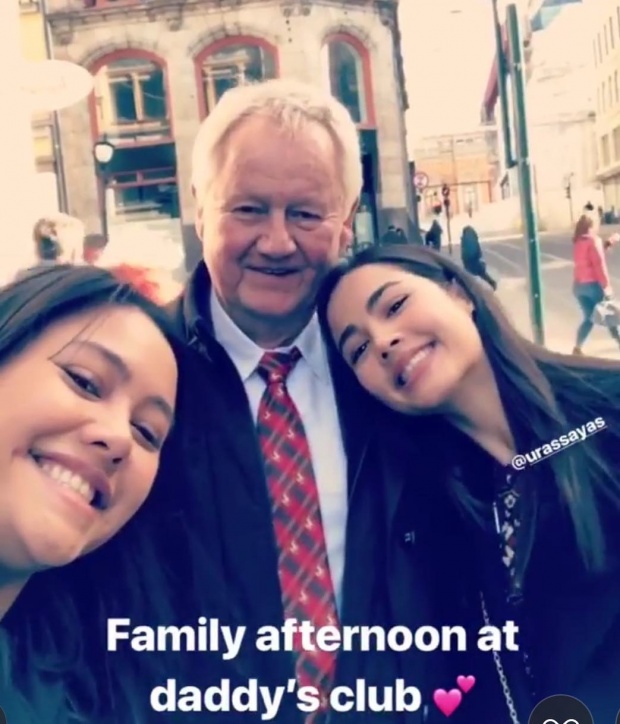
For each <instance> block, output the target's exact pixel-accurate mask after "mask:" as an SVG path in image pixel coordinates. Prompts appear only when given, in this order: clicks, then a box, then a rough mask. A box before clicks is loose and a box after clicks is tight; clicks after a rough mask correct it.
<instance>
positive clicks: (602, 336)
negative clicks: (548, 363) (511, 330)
mask: <svg viewBox="0 0 620 724" xmlns="http://www.w3.org/2000/svg"><path fill="white" fill-rule="evenodd" d="M497 297H498V298H499V300H500V302H501V303H502V306H503V307H504V310H505V311H506V313H507V314H508V316H509V317H510V319H511V321H512V322H513V324H514V325H515V327H516V328H517V329H518V331H519V332H520V333H521V334H522V335H523V336H524V337H527V339H530V340H533V332H532V323H531V320H530V310H529V302H528V296H527V284H526V281H525V279H507V280H505V281H501V280H500V283H499V286H498V288H497ZM579 322H580V315H579V310H578V308H577V305H576V304H574V305H573V306H570V302H569V301H568V300H567V303H566V305H565V306H563V307H562V308H560V309H558V308H554V307H553V306H552V305H551V304H545V308H544V310H543V324H544V332H545V347H547V348H548V349H550V350H552V351H554V352H560V353H564V354H570V353H571V351H572V349H573V347H574V345H575V332H576V330H577V326H578V325H579ZM584 351H585V352H586V354H588V355H591V356H593V357H605V358H607V359H617V360H620V350H619V349H618V346H617V345H616V343H615V342H614V341H613V339H611V337H610V336H609V335H608V334H607V332H606V330H604V329H603V328H601V327H595V328H594V329H593V330H592V334H591V335H590V337H589V338H588V340H587V342H586V344H585V345H584Z"/></svg>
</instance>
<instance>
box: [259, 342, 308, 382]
mask: <svg viewBox="0 0 620 724" xmlns="http://www.w3.org/2000/svg"><path fill="white" fill-rule="evenodd" d="M300 359H301V352H300V351H299V350H298V349H297V347H293V349H292V350H291V351H290V352H265V354H264V355H263V356H262V357H261V360H260V362H259V363H258V367H257V368H256V371H257V372H258V374H259V375H260V376H261V377H262V378H263V380H265V382H266V383H267V384H268V385H269V384H276V383H279V382H280V383H284V382H286V378H287V377H288V376H289V375H290V373H291V372H292V370H293V368H294V367H295V365H296V364H297V362H298V361H299V360H300Z"/></svg>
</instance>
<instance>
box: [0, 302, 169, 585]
mask: <svg viewBox="0 0 620 724" xmlns="http://www.w3.org/2000/svg"><path fill="white" fill-rule="evenodd" d="M176 385H177V365H176V360H175V357H174V354H173V352H172V350H171V348H170V346H169V345H168V343H167V341H166V339H165V337H164V336H163V335H162V333H161V332H160V331H159V329H158V328H157V326H156V325H155V324H154V323H153V322H152V321H151V320H150V319H149V318H148V317H147V316H146V315H145V314H144V313H143V312H141V311H140V310H139V309H137V308H132V307H120V306H109V307H104V308H99V309H97V310H94V311H89V312H86V313H82V314H79V315H75V316H73V317H68V318H66V319H64V320H62V321H60V322H57V323H56V324H54V325H52V326H50V327H49V328H47V329H46V330H45V331H44V332H43V333H42V334H41V336H40V337H38V338H37V339H36V340H35V341H34V342H32V343H31V344H30V345H29V346H28V347H27V348H26V349H25V350H24V351H23V352H21V353H20V354H19V355H18V356H16V357H15V358H13V359H11V360H10V361H9V362H8V363H7V364H5V365H4V366H2V367H0V567H2V568H4V569H5V570H10V571H13V572H15V573H18V574H19V575H22V574H23V575H24V576H27V575H28V574H30V573H32V572H34V571H36V570H39V569H43V568H47V567H54V566H62V565H64V564H66V563H69V562H71V561H73V560H75V559H76V558H78V557H79V556H81V555H83V554H84V553H87V552H88V551H91V550H93V549H95V548H97V547H98V546H100V545H101V544H102V543H104V542H105V541H107V540H108V539H109V538H111V537H112V536H113V535H115V534H116V533H117V532H118V530H119V529H120V528H121V527H122V526H123V525H124V524H125V523H126V522H127V521H128V520H129V519H130V518H131V517H132V516H133V515H134V513H135V512H136V511H137V510H138V508H139V507H140V506H141V505H142V503H143V502H144V500H145V498H146V497H147V495H148V494H149V491H150V490H151V487H152V485H153V480H154V478H155V473H156V471H157V467H158V463H159V456H160V451H161V447H162V444H163V442H164V440H165V438H166V436H167V434H168V432H169V430H170V427H171V422H172V415H173V405H174V402H175V396H176Z"/></svg>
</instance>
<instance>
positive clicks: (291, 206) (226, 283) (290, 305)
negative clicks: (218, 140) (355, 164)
mask: <svg viewBox="0 0 620 724" xmlns="http://www.w3.org/2000/svg"><path fill="white" fill-rule="evenodd" d="M341 168H342V166H341V164H340V158H339V151H338V148H337V146H336V145H335V143H334V141H333V139H332V137H331V136H330V134H329V133H328V132H327V130H325V129H324V128H322V127H321V126H319V125H309V126H307V127H306V128H303V129H301V130H299V131H298V132H296V133H295V134H294V135H293V134H291V133H286V132H284V131H283V130H282V129H280V128H279V127H278V125H277V124H276V123H275V122H274V121H273V120H271V119H269V118H264V117H258V116H255V117H253V118H250V119H248V120H246V121H243V122H242V123H241V124H240V125H239V126H238V127H237V128H236V129H235V130H234V131H232V133H231V134H230V137H229V138H228V139H227V141H226V142H225V146H224V148H223V149H222V150H221V153H220V157H219V163H218V169H217V172H216V174H215V176H214V180H213V182H212V183H211V185H210V187H209V188H208V189H195V193H196V201H197V206H198V211H197V219H196V229H197V231H198V235H199V236H200V238H201V239H202V244H203V253H204V260H205V263H206V265H207V268H208V270H209V273H210V275H211V280H212V283H213V288H214V290H215V292H216V294H217V295H218V298H219V299H220V301H221V302H222V304H223V306H224V308H225V309H226V310H227V312H228V313H229V315H230V316H231V317H232V319H233V320H234V321H235V322H236V323H237V324H238V326H239V327H240V328H241V329H243V330H244V331H245V332H246V334H248V335H249V336H250V337H252V338H254V339H256V337H257V336H258V335H260V333H259V332H258V330H260V329H264V328H265V326H267V327H269V326H270V325H273V326H274V327H277V328H280V329H284V328H286V329H287V330H288V331H289V332H290V333H292V334H297V333H298V332H299V331H301V329H302V328H303V326H304V325H305V324H306V322H307V320H308V318H309V317H310V315H311V313H312V310H313V308H314V300H315V296H316V292H317V288H318V286H319V284H320V282H321V279H322V277H323V275H324V274H325V272H326V270H327V269H328V268H329V266H330V265H331V264H333V263H334V262H335V261H336V260H337V259H338V257H339V255H340V254H341V252H342V251H343V250H344V249H345V248H346V246H347V245H348V244H349V243H350V241H351V238H352V232H351V217H352V215H353V213H352V211H353V210H352V209H347V208H345V203H344V190H343V183H342V171H341ZM256 341H258V340H256Z"/></svg>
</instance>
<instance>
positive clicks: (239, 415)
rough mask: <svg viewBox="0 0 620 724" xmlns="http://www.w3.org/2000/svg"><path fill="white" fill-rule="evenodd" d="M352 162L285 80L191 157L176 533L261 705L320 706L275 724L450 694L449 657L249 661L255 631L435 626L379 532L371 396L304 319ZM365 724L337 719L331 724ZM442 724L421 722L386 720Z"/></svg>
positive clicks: (406, 568) (223, 123) (245, 91)
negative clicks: (185, 385) (216, 584)
mask: <svg viewBox="0 0 620 724" xmlns="http://www.w3.org/2000/svg"><path fill="white" fill-rule="evenodd" d="M360 158H361V154H360V146H359V134H358V131H357V128H356V126H355V123H354V121H353V119H352V118H351V116H350V115H349V113H348V111H347V110H346V109H345V108H344V106H342V105H341V104H340V103H339V102H338V101H337V100H335V99H334V98H333V97H332V96H331V95H329V94H327V93H324V92H323V91H322V90H320V89H318V88H316V87H315V86H314V85H309V84H308V85H306V84H304V83H300V82H295V81H292V80H285V79H278V80H271V81H266V82H262V83H257V84H251V85H246V86H240V87H237V88H234V89H231V90H229V91H227V92H226V93H225V94H224V95H223V96H222V98H221V100H220V101H219V103H218V104H217V105H216V107H215V108H214V109H213V110H212V111H211V113H210V114H209V116H208V117H207V118H206V120H205V121H203V124H202V126H201V128H200V130H199V132H198V136H197V138H196V142H195V147H194V152H193V159H192V164H193V175H192V188H193V193H194V196H195V200H196V230H197V233H198V236H199V238H200V239H201V241H202V248H203V255H204V260H203V261H202V262H201V263H200V264H199V265H198V267H197V268H196V270H195V271H194V273H193V275H192V277H191V279H190V281H189V283H188V285H187V287H186V289H185V292H184V294H183V296H182V298H181V299H180V300H179V302H178V303H177V304H175V305H174V306H172V307H171V313H172V314H173V315H174V317H175V318H176V319H177V324H178V329H179V332H180V333H181V334H183V335H184V337H185V339H186V340H187V343H188V345H189V346H190V348H191V349H192V350H193V351H194V352H195V353H196V356H195V357H194V356H192V359H193V360H194V364H195V369H194V370H193V372H192V374H191V385H192V396H191V400H189V403H188V404H189V406H188V407H184V408H183V411H182V412H179V414H178V415H177V423H176V425H175V429H174V432H173V435H174V436H175V439H177V438H178V444H179V445H183V448H184V449H185V450H186V456H187V461H188V464H187V465H186V466H184V467H180V468H179V469H178V471H177V474H178V478H179V491H180V493H181V492H182V491H183V490H184V489H185V487H186V486H185V485H184V484H183V479H184V477H185V476H188V477H189V478H190V479H192V480H193V484H192V485H191V486H190V487H191V489H197V488H200V489H201V490H202V491H203V494H204V501H203V502H200V501H199V500H191V501H190V504H189V505H188V509H187V511H186V513H185V515H184V517H183V526H184V527H185V528H187V529H189V530H192V531H194V532H195V536H196V537H198V538H199V539H200V540H201V541H202V542H203V544H204V548H205V560H208V561H210V564H211V565H212V566H214V567H215V568H216V569H217V571H219V578H221V580H223V581H225V582H226V584H225V588H224V589H223V591H222V593H223V595H224V597H225V599H226V600H227V601H228V602H229V608H228V610H224V611H223V612H222V613H221V616H222V617H223V620H220V623H226V622H227V621H228V620H230V617H231V616H232V615H233V612H234V615H235V616H236V619H237V620H238V621H240V622H241V623H242V624H243V625H244V626H245V627H246V630H247V633H246V635H245V637H244V641H243V644H242V650H243V651H244V652H246V654H247V656H248V658H249V661H250V663H249V672H250V673H249V674H248V675H249V676H250V677H251V678H254V679H256V680H257V681H258V683H259V685H261V686H265V687H269V688H270V689H273V688H274V687H277V686H280V685H281V684H282V683H283V682H286V681H293V682H294V681H295V679H297V681H298V682H299V683H300V684H302V685H306V686H309V687H311V689H312V690H313V691H315V692H316V695H315V696H313V697H311V698H312V699H313V701H314V702H315V704H316V706H319V707H320V708H319V711H312V710H310V712H309V713H307V714H305V713H303V712H302V711H301V710H300V708H299V707H298V706H297V704H296V702H295V697H287V696H285V697H284V699H283V700H282V704H281V706H280V709H279V711H278V713H277V715H276V716H275V718H274V719H273V721H276V722H281V723H282V724H297V723H301V722H307V723H310V722H312V723H314V722H322V721H324V716H323V714H324V713H325V712H326V710H327V709H328V708H329V706H328V702H329V696H330V692H331V691H332V690H333V687H334V686H344V687H350V688H351V689H352V690H353V689H354V688H355V686H356V682H359V681H363V682H364V684H365V686H375V685H376V686H379V687H383V686H390V687H394V685H395V681H396V680H397V679H400V678H402V677H405V678H406V680H407V681H411V682H415V685H416V686H417V687H419V689H420V691H422V692H423V696H424V697H425V701H430V700H431V697H432V692H433V691H434V689H435V688H437V687H438V686H440V685H441V683H442V682H444V681H446V680H447V677H446V676H443V675H442V674H441V673H440V672H441V666H443V663H444V661H445V655H444V654H443V652H435V653H422V652H414V651H406V652H396V651H392V650H390V649H389V647H387V650H381V649H382V648H385V647H381V646H379V647H375V648H373V647H371V648H370V650H365V649H364V647H363V644H362V643H361V640H360V639H358V638H357V637H354V640H353V641H352V644H351V650H348V649H347V650H346V651H345V650H342V651H340V652H337V651H323V652H322V653H321V654H320V655H318V656H312V655H311V654H307V653H304V652H303V651H300V650H299V648H296V650H295V651H294V652H293V654H291V652H290V651H286V650H282V648H281V647H276V649H275V650H272V651H261V650H259V649H258V648H257V647H256V646H255V645H254V639H255V635H256V632H257V630H259V629H260V628H261V627H264V626H267V625H270V626H273V627H275V628H277V629H279V628H280V627H281V626H282V625H283V621H284V619H285V618H287V619H290V618H293V619H297V620H299V621H305V622H308V623H310V624H312V625H313V626H315V627H324V626H326V625H331V626H335V627H337V628H338V627H342V626H351V625H354V626H365V625H373V626H377V627H384V628H385V627H388V628H389V627H390V626H391V625H392V624H394V625H396V624H397V623H398V624H400V625H402V626H405V627H409V628H411V629H415V628H417V627H418V626H419V625H422V623H425V624H426V623H429V622H430V621H432V620H433V616H434V609H433V605H432V602H431V601H430V599H429V597H428V596H427V594H426V590H427V579H428V581H429V582H430V578H431V572H430V570H428V569H427V568H426V567H425V566H422V565H421V564H418V563H412V562H411V561H410V559H409V557H408V555H407V551H406V549H404V548H403V545H402V538H403V533H402V531H401V530H400V528H399V529H398V532H396V531H395V529H394V528H393V527H387V524H386V521H385V518H384V511H385V510H386V506H387V505H388V502H387V499H386V498H387V490H388V488H389V486H390V485H391V482H392V477H391V476H392V473H391V467H392V465H393V462H394V461H392V460H391V459H390V458H389V457H387V456H384V455H383V454H382V449H381V447H380V446H379V445H378V444H377V442H376V441H377V440H378V436H379V434H380V432H379V431H377V430H376V429H375V426H374V421H373V418H372V415H370V414H369V413H367V412H366V404H367V403H368V397H367V396H366V395H365V394H363V393H362V391H361V390H360V388H359V386H358V385H357V384H356V383H355V381H354V380H352V379H351V378H350V375H349V373H348V371H347V370H346V369H345V368H344V367H343V365H342V363H341V362H340V360H339V359H337V358H333V359H332V358H330V356H329V355H328V353H327V349H326V347H325V344H324V342H323V339H322V337H321V334H320V329H319V326H318V321H317V318H316V315H315V295H316V291H317V289H318V286H319V284H320V283H321V280H322V279H323V277H324V275H325V274H326V273H327V271H328V269H329V268H330V267H331V266H332V265H333V264H334V263H336V262H337V261H338V259H339V258H340V257H341V256H343V255H344V252H345V250H346V248H347V247H348V245H349V244H350V243H351V240H352V234H353V232H352V225H353V220H354V218H355V211H356V206H357V202H358V199H359V198H360V194H361V189H362V183H363V179H362V168H361V162H360ZM402 246H404V245H402ZM398 474H399V475H400V474H401V473H400V471H399V473H398ZM394 525H396V524H395V523H394ZM398 525H399V526H400V525H407V520H406V519H405V520H403V521H400V522H399V524H398ZM174 556H175V553H174V544H173V542H172V543H171V555H170V560H169V561H168V562H165V561H162V565H166V566H171V567H172V568H173V569H174V568H175V566H176V565H177V563H176V559H175V557H174ZM205 560H197V561H195V562H194V564H193V567H192V566H190V567H189V570H188V571H186V572H185V574H184V575H180V576H179V581H178V589H179V590H180V591H183V592H187V591H191V590H195V589H196V587H201V588H204V586H207V585H208V581H204V570H203V569H204V566H205ZM387 561H389V570H390V576H389V577H388V576H387V573H386V565H387V563H385V562H387ZM395 571H401V573H400V575H392V574H393V573H394V572H395ZM410 579H411V580H412V583H411V588H410V595H409V594H406V595H403V592H402V588H403V586H402V582H403V580H410ZM181 613H182V612H181V611H180V612H179V615H181ZM183 613H184V617H185V618H188V619H191V618H192V617H195V616H196V615H202V612H196V611H194V610H192V609H191V608H190V607H189V606H186V607H185V609H184V610H183ZM206 668H207V667H206V666H205V669H206ZM381 690H382V689H381ZM211 716H212V717H213V718H216V717H218V714H212V715H211ZM376 716H377V715H376V713H374V712H373V711H370V710H369V708H368V707H367V708H366V709H365V710H360V709H355V713H350V714H347V713H345V712H344V711H337V710H336V709H334V710H333V711H332V712H331V715H330V722H334V723H336V722H339V721H341V720H344V719H346V720H347V721H352V720H354V721H355V723H356V724H363V723H364V722H368V724H371V723H372V722H375V721H376ZM230 717H232V720H235V719H234V712H233V713H232V714H231V715H229V716H228V717H224V716H223V720H225V721H226V722H229V721H231V718H230ZM440 717H442V715H441V714H440V712H439V711H438V710H435V709H432V711H431V710H429V706H428V705H424V706H420V707H417V708H416V710H415V711H411V712H400V713H397V712H393V713H391V714H387V715H385V718H384V719H383V720H384V721H386V722H390V723H393V724H396V723H399V724H400V722H403V723H406V724H422V722H424V724H427V722H428V723H429V724H430V723H432V722H435V721H440V720H441V719H440ZM238 718H239V722H241V724H243V723H245V722H247V721H251V720H252V714H251V713H239V715H238ZM382 718H383V717H382ZM255 720H256V721H260V717H259V715H258V714H257V715H256V719H255Z"/></svg>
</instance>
